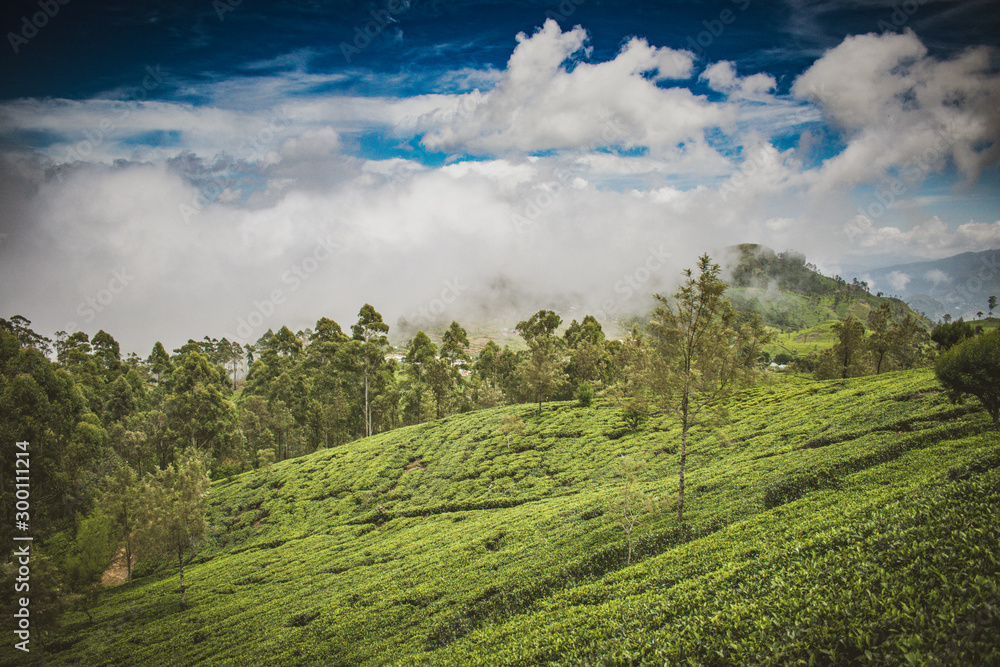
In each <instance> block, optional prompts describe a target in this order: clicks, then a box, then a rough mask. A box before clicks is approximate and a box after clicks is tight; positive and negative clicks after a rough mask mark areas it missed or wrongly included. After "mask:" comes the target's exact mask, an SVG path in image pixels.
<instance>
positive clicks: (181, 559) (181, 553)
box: [177, 547, 187, 609]
mask: <svg viewBox="0 0 1000 667" xmlns="http://www.w3.org/2000/svg"><path fill="white" fill-rule="evenodd" d="M177 562H179V563H180V565H181V609H187V598H186V597H185V594H186V591H185V590H184V550H183V549H181V548H180V547H177Z"/></svg>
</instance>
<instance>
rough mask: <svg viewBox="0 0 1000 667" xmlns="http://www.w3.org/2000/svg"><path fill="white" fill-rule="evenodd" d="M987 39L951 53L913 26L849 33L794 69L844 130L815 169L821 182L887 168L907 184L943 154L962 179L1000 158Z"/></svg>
mask: <svg viewBox="0 0 1000 667" xmlns="http://www.w3.org/2000/svg"><path fill="white" fill-rule="evenodd" d="M992 58H993V53H992V51H991V50H990V49H989V48H987V47H977V48H970V49H968V50H966V51H964V52H962V53H961V54H959V55H957V56H956V57H954V58H951V59H947V60H944V59H941V58H938V57H936V56H933V55H930V54H929V53H928V50H927V47H926V46H924V44H923V43H922V42H921V41H920V39H919V38H918V37H917V36H916V35H915V34H914V33H912V32H909V31H908V32H906V33H903V34H884V35H875V34H868V35H858V36H854V37H848V38H847V39H845V40H844V41H843V42H842V43H841V44H840V45H839V46H837V47H836V48H833V49H831V50H830V51H828V52H826V53H825V54H824V55H823V57H822V58H820V59H819V60H818V61H816V62H815V63H814V64H813V65H812V66H811V67H810V68H809V69H808V70H806V71H805V72H804V73H803V74H802V75H801V76H799V77H798V79H796V81H795V84H794V86H793V88H792V92H793V93H794V94H795V95H796V96H797V97H799V98H802V99H808V100H811V101H814V102H815V103H817V104H818V105H820V107H821V108H822V109H823V111H824V113H825V114H826V115H827V117H828V118H829V119H830V120H831V121H832V122H833V123H834V124H835V125H836V126H837V127H839V128H840V130H841V131H842V132H844V133H845V134H846V136H847V138H848V145H847V147H846V148H845V149H844V150H843V151H842V152H841V153H840V154H838V155H837V156H835V157H833V158H830V159H829V160H828V161H827V162H826V163H825V164H824V165H823V167H822V169H820V170H818V171H817V173H816V174H815V183H816V185H817V186H818V187H821V188H831V187H837V186H843V185H854V184H857V183H865V182H871V181H874V180H876V179H879V178H882V177H884V176H885V175H886V174H887V173H889V172H890V171H894V172H896V173H900V174H901V176H902V177H903V178H906V179H910V181H911V185H912V184H915V183H917V182H919V181H920V180H922V179H923V178H924V177H925V176H926V175H927V174H928V173H932V172H936V171H939V170H940V169H941V168H942V167H943V165H944V164H945V162H946V160H951V161H952V162H953V163H954V164H955V166H956V167H957V168H958V169H959V170H960V171H961V172H962V173H963V174H965V176H966V177H967V178H968V179H970V180H974V179H976V178H977V177H978V176H979V174H980V172H981V171H982V169H983V168H984V167H986V166H988V165H991V164H994V163H995V162H996V161H997V159H998V158H1000V74H998V73H997V71H996V68H995V67H994V65H993V63H992Z"/></svg>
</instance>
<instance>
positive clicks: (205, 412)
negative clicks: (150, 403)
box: [166, 351, 236, 449]
mask: <svg viewBox="0 0 1000 667" xmlns="http://www.w3.org/2000/svg"><path fill="white" fill-rule="evenodd" d="M222 386H223V379H222V377H221V376H220V374H219V371H218V368H217V367H215V366H212V365H211V364H210V363H209V361H208V359H207V358H206V357H205V356H204V355H202V354H201V353H199V352H196V351H190V352H188V353H187V354H186V355H184V357H182V358H181V360H180V362H179V363H178V365H177V367H176V368H175V370H174V372H173V374H172V375H171V378H170V384H169V386H168V389H169V391H170V395H169V397H168V398H167V403H166V408H167V409H166V413H167V416H168V417H169V419H170V423H171V430H172V431H173V433H174V434H175V436H176V437H177V439H178V440H186V441H187V444H188V445H190V446H191V447H195V448H206V449H218V448H220V447H221V445H222V444H223V436H224V434H225V433H226V431H227V430H228V429H230V428H231V427H232V426H233V425H234V423H235V419H236V409H235V407H234V406H233V404H232V403H231V402H230V401H229V400H228V399H226V398H225V397H224V396H223V395H222V391H221V388H222Z"/></svg>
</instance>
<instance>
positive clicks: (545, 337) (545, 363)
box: [515, 310, 566, 415]
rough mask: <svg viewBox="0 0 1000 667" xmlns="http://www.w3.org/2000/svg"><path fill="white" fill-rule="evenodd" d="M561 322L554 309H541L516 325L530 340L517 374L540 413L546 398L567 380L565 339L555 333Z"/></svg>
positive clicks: (526, 339) (523, 336) (525, 338)
mask: <svg viewBox="0 0 1000 667" xmlns="http://www.w3.org/2000/svg"><path fill="white" fill-rule="evenodd" d="M561 323H562V318H560V317H559V316H558V315H556V314H555V313H554V312H552V311H551V310H540V311H538V312H537V313H535V314H534V315H532V316H531V317H530V318H529V319H527V320H525V321H523V322H518V324H517V326H516V327H515V330H516V331H517V332H518V333H519V334H520V335H521V337H522V338H523V339H524V341H525V342H526V343H527V344H528V358H527V359H525V360H524V361H522V362H521V363H520V364H519V365H518V367H517V377H518V379H519V380H520V381H521V383H522V384H523V386H524V388H525V390H526V391H527V393H528V395H529V396H531V397H532V399H533V400H534V401H536V402H537V403H538V414H539V415H541V414H542V402H543V401H546V400H548V399H549V398H551V396H552V395H553V394H554V393H555V392H556V391H557V390H558V389H560V388H561V387H562V385H563V384H564V383H565V382H566V373H565V371H564V370H563V365H564V364H563V358H562V341H561V340H560V339H559V338H557V337H556V335H555V330H556V329H557V328H558V327H559V325H560V324H561Z"/></svg>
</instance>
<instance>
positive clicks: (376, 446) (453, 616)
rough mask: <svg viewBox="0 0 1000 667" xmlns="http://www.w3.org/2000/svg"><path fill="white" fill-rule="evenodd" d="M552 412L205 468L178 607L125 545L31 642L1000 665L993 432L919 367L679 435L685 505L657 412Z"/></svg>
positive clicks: (159, 573) (805, 389)
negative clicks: (77, 606)
mask: <svg viewBox="0 0 1000 667" xmlns="http://www.w3.org/2000/svg"><path fill="white" fill-rule="evenodd" d="M544 408H545V409H544V412H543V414H542V415H541V416H540V417H539V416H538V415H537V414H536V406H532V405H524V406H513V407H501V408H495V409H491V410H486V411H482V412H476V413H470V414H464V415H458V416H455V417H451V418H448V419H444V420H439V421H436V422H432V423H427V424H422V425H419V426H414V427H408V428H403V429H399V430H396V431H393V432H390V433H386V434H383V435H379V436H375V437H372V438H367V439H364V440H360V441H356V442H352V443H350V444H348V445H346V446H343V447H340V448H336V449H327V450H322V451H319V452H317V453H315V454H313V455H309V456H304V457H301V458H296V459H291V460H287V461H284V462H282V463H277V464H275V465H273V466H272V467H271V468H270V469H269V470H266V471H265V470H258V471H253V472H249V473H246V474H243V475H239V476H236V477H233V478H231V479H228V480H219V481H216V482H215V483H214V484H213V486H212V490H211V496H210V498H211V509H210V516H209V521H210V524H211V530H210V536H209V539H208V541H207V543H205V544H203V545H202V546H201V548H200V549H199V550H197V551H196V552H195V553H194V556H193V558H192V560H191V562H190V563H189V565H188V566H186V567H185V572H184V574H185V582H186V584H187V586H188V589H187V603H188V608H187V609H183V610H182V609H181V607H180V604H179V581H178V572H177V566H176V563H174V564H172V565H170V566H169V567H168V566H164V567H163V568H162V569H159V570H154V569H150V568H148V566H147V568H146V569H144V568H143V567H142V566H141V565H140V568H139V571H138V575H139V576H138V578H137V579H136V580H135V581H134V582H133V583H131V584H123V585H118V586H114V587H109V588H106V589H104V590H103V591H102V592H101V594H100V596H99V598H98V602H97V604H96V606H95V608H94V609H93V610H92V611H91V615H92V617H93V622H92V623H91V622H90V621H88V618H87V617H86V616H85V615H84V614H83V613H82V612H69V613H67V614H65V615H64V616H63V618H62V620H61V624H62V629H61V630H60V631H59V633H58V638H59V639H58V644H57V645H54V646H51V647H50V650H49V651H48V652H47V656H46V661H45V663H46V664H47V665H109V664H116V665H117V664H134V665H161V664H177V665H195V664H198V665H248V664H253V665H345V666H346V665H351V666H354V665H398V666H403V665H548V664H553V665H555V664H565V665H646V664H648V665H664V664H670V665H736V664H765V665H793V664H802V665H810V664H816V665H827V664H842V665H847V664H851V665H854V664H872V665H987V664H1000V544H998V542H1000V433H998V432H996V431H994V430H991V428H990V421H989V417H988V416H987V415H986V413H985V411H983V410H982V409H981V408H980V406H979V405H978V403H976V402H975V401H974V400H972V401H969V402H968V403H966V404H964V405H952V404H951V403H949V402H948V400H947V398H946V396H945V394H944V393H943V392H942V391H941V390H940V387H938V385H937V382H936V380H935V378H934V375H933V373H932V372H931V371H929V370H918V371H907V372H899V373H891V374H884V375H881V376H873V377H866V378H857V379H851V380H846V381H842V382H834V381H830V382H817V381H812V380H807V379H804V378H800V377H794V376H793V377H787V378H785V377H782V378H776V379H774V380H772V381H770V382H768V383H765V384H762V385H759V386H757V387H755V388H753V389H751V390H748V391H746V392H744V393H742V394H740V395H738V396H737V397H736V399H735V400H734V401H733V402H732V404H731V405H729V406H728V412H729V419H728V421H727V422H725V423H724V424H723V425H721V426H719V427H718V428H716V429H713V430H702V431H696V432H694V433H693V436H692V437H693V441H692V444H691V446H690V453H689V456H688V473H687V480H686V494H685V522H684V523H683V524H678V523H677V521H676V512H675V511H673V510H674V508H675V502H676V493H677V458H678V457H677V445H678V440H679V437H678V431H677V430H675V428H674V426H673V425H672V424H671V423H670V422H668V421H666V420H660V419H651V420H649V421H647V422H645V423H644V424H642V425H641V426H640V427H639V429H638V430H637V431H632V430H630V429H629V428H628V426H627V425H626V423H625V421H624V420H623V419H622V417H621V414H620V411H619V409H618V408H617V407H616V406H615V405H614V404H612V403H610V402H608V401H606V400H601V399H597V400H595V401H594V403H593V405H591V406H590V407H586V408H585V407H580V406H579V405H578V404H577V403H576V402H565V403H548V404H545V406H544ZM512 413H513V414H517V415H518V416H519V417H520V419H521V420H522V421H523V424H524V430H523V432H517V431H513V432H512V431H511V430H510V429H507V430H505V429H504V423H505V421H504V418H505V417H506V416H508V415H510V414H512ZM509 422H510V419H509V418H508V423H509ZM623 457H625V458H626V460H628V461H630V462H631V463H632V464H633V465H632V466H631V467H630V468H628V469H630V470H634V471H635V472H634V478H633V479H632V481H631V483H629V478H628V477H626V476H624V475H623V470H625V469H626V466H624V465H623ZM623 507H625V508H630V509H631V510H632V511H633V513H634V514H636V515H637V517H638V519H637V521H636V523H635V524H634V527H633V530H632V533H631V540H632V549H633V553H632V555H631V563H630V564H629V563H628V546H627V534H626V532H625V531H624V530H623V529H622V526H621V521H620V518H621V516H622V510H623Z"/></svg>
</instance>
